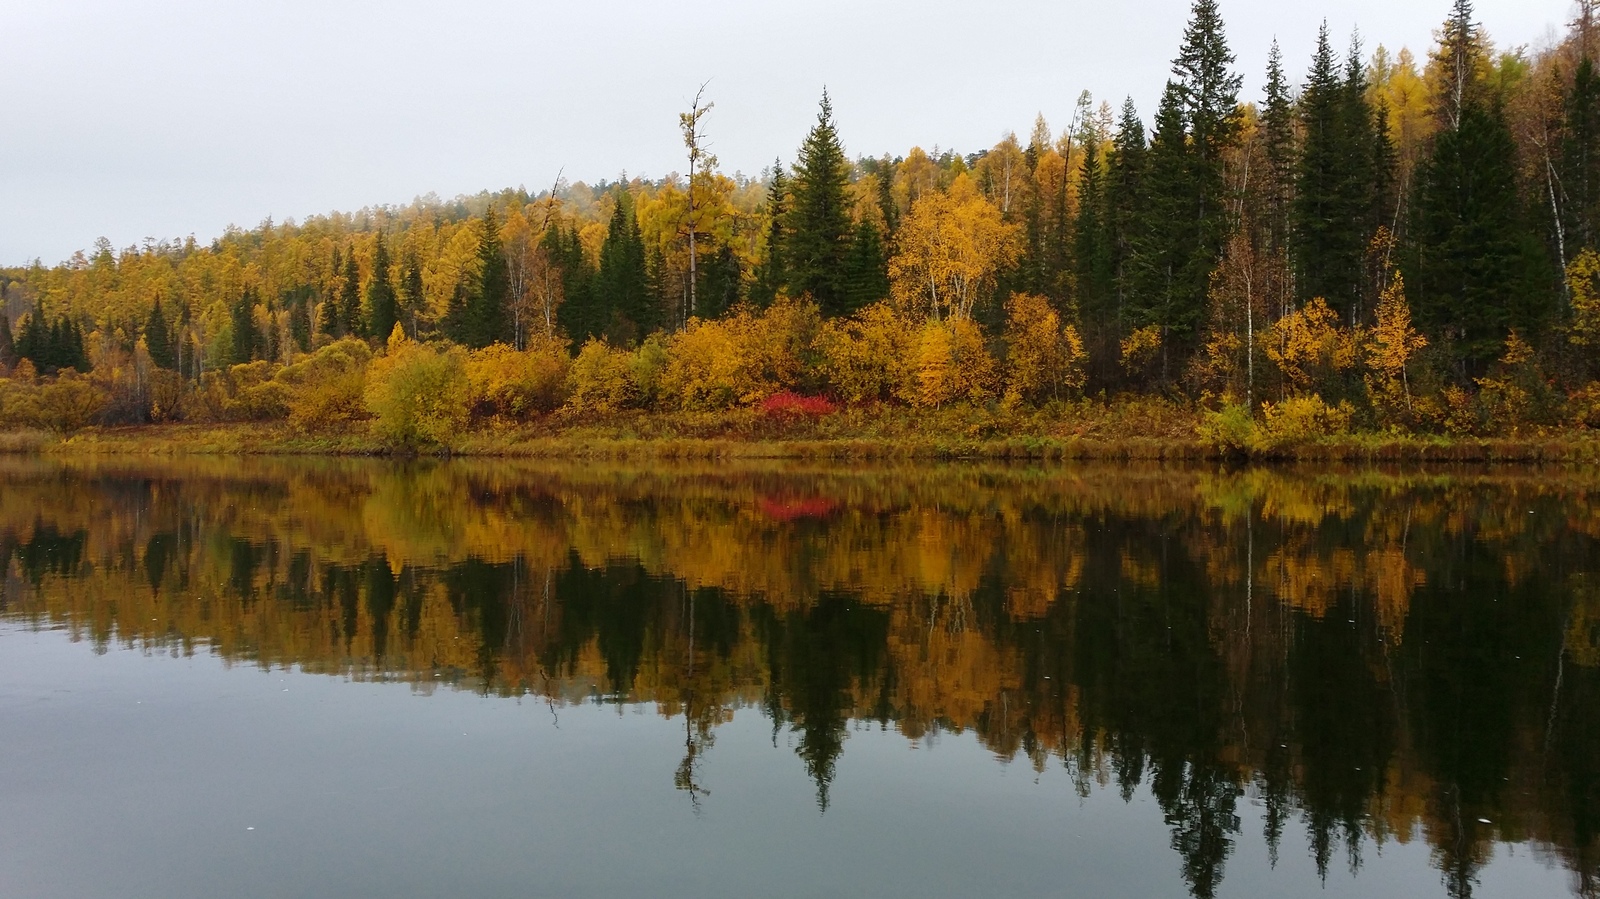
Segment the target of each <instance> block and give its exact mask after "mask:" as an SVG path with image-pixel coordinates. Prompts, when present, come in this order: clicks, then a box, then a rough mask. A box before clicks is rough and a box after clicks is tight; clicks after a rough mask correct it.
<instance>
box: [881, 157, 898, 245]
mask: <svg viewBox="0 0 1600 899" xmlns="http://www.w3.org/2000/svg"><path fill="white" fill-rule="evenodd" d="M894 169H895V165H894V160H892V159H890V158H889V154H887V153H885V154H883V158H882V159H880V160H878V211H879V212H881V213H882V214H883V230H884V232H885V234H886V235H887V236H889V237H893V236H894V232H895V229H896V228H899V227H900V209H899V207H897V206H896V205H895V202H894Z"/></svg>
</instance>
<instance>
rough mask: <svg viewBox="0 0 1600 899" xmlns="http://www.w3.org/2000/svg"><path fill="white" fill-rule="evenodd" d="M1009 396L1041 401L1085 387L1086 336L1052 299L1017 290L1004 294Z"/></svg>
mask: <svg viewBox="0 0 1600 899" xmlns="http://www.w3.org/2000/svg"><path fill="white" fill-rule="evenodd" d="M1005 342H1006V399H1007V400H1008V401H1012V402H1015V401H1021V400H1026V401H1028V402H1035V403H1036V402H1040V401H1043V400H1047V399H1058V398H1059V397H1060V396H1061V394H1062V393H1063V392H1065V391H1068V390H1081V389H1082V388H1083V384H1084V381H1085V370H1084V363H1085V362H1086V361H1087V359H1088V355H1087V354H1086V353H1085V352H1084V351H1083V338H1082V337H1081V336H1080V335H1079V334H1078V329H1077V328H1075V327H1073V326H1072V325H1071V324H1068V325H1066V326H1062V324H1061V316H1060V314H1059V313H1057V312H1056V310H1055V309H1054V308H1053V307H1051V305H1050V301H1049V300H1047V299H1045V298H1044V297H1042V296H1039V295H1038V294H1032V293H1014V294H1012V295H1011V296H1010V298H1008V299H1007V300H1006V330H1005Z"/></svg>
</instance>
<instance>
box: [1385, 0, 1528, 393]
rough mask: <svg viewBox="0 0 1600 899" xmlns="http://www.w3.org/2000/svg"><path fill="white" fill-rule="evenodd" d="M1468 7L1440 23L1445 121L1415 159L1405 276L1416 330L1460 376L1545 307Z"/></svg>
mask: <svg viewBox="0 0 1600 899" xmlns="http://www.w3.org/2000/svg"><path fill="white" fill-rule="evenodd" d="M1471 15H1472V7H1471V4H1470V3H1469V2H1468V0H1457V3H1456V8H1455V10H1454V11H1453V12H1452V17H1451V20H1450V21H1449V22H1448V23H1446V27H1445V29H1444V45H1443V46H1442V47H1441V52H1440V56H1439V58H1440V60H1441V61H1442V62H1443V64H1444V72H1443V76H1444V79H1443V80H1444V83H1445V84H1446V85H1448V86H1449V89H1448V90H1447V91H1446V93H1445V95H1444V96H1443V97H1442V98H1440V103H1441V110H1440V116H1441V119H1442V122H1443V124H1444V127H1443V128H1442V129H1441V130H1440V131H1439V133H1438V134H1436V135H1435V136H1434V140H1433V146H1432V148H1431V150H1430V152H1429V154H1428V156H1427V157H1426V158H1425V159H1424V160H1423V162H1422V163H1421V165H1420V166H1419V171H1418V176H1417V195H1416V198H1415V200H1414V201H1413V203H1412V217H1411V218H1412V221H1411V226H1410V234H1409V237H1410V242H1411V247H1410V259H1411V269H1412V271H1413V272H1414V273H1415V276H1414V277H1408V278H1407V281H1408V283H1412V284H1414V285H1415V294H1416V302H1415V306H1416V311H1417V318H1418V319H1419V321H1420V322H1421V323H1422V325H1423V330H1424V331H1426V332H1429V333H1433V334H1437V335H1440V336H1442V337H1444V338H1446V340H1448V341H1450V342H1451V343H1452V344H1453V345H1454V347H1455V361H1456V363H1457V366H1458V373H1459V374H1460V375H1461V376H1463V377H1472V376H1475V375H1476V374H1477V373H1479V372H1481V371H1482V370H1483V369H1484V367H1485V366H1486V365H1487V364H1488V363H1489V362H1491V361H1492V360H1494V359H1495V358H1497V357H1498V356H1499V355H1500V349H1501V346H1502V345H1503V343H1504V341H1505V339H1506V334H1507V331H1508V330H1509V329H1511V328H1521V329H1524V330H1526V329H1529V328H1530V327H1531V326H1533V325H1534V324H1535V323H1536V321H1537V320H1538V318H1539V316H1540V314H1541V313H1543V312H1544V311H1546V310H1543V309H1541V308H1539V304H1538V303H1537V302H1536V301H1535V300H1534V298H1535V297H1536V296H1537V295H1538V292H1537V291H1534V290H1530V289H1529V287H1530V285H1529V283H1528V279H1527V276H1528V274H1529V272H1530V265H1529V261H1530V257H1529V250H1530V247H1529V241H1528V238H1529V236H1530V232H1529V231H1528V230H1527V229H1526V223H1525V220H1524V217H1523V214H1522V213H1523V209H1522V207H1521V204H1520V202H1519V199H1518V196H1517V190H1516V147H1515V144H1514V142H1513V140H1512V137H1511V132H1510V129H1509V128H1508V127H1507V125H1506V121H1505V117H1504V115H1503V113H1502V112H1501V110H1500V108H1499V104H1498V103H1493V102H1491V100H1490V98H1489V97H1488V92H1487V91H1486V90H1485V89H1484V87H1483V86H1482V85H1481V84H1478V83H1477V82H1476V79H1477V78H1478V72H1479V70H1480V63H1481V60H1479V59H1478V56H1479V55H1480V54H1481V53H1482V48H1481V47H1480V46H1478V44H1477V34H1478V29H1477V25H1476V23H1474V22H1473V21H1472V18H1471ZM1407 274H1408V276H1410V275H1411V272H1408V273H1407Z"/></svg>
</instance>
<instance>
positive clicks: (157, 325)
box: [144, 297, 178, 369]
mask: <svg viewBox="0 0 1600 899" xmlns="http://www.w3.org/2000/svg"><path fill="white" fill-rule="evenodd" d="M144 346H145V351H146V352H148V353H149V354H150V362H151V363H152V364H154V365H155V367H157V368H166V369H171V368H176V367H177V361H178V360H177V359H176V358H175V357H174V355H173V352H172V330H171V328H170V326H168V324H167V317H166V315H164V314H163V313H162V311H161V298H160V297H157V298H156V302H155V305H153V306H151V307H150V316H149V317H148V318H146V319H145V323H144Z"/></svg>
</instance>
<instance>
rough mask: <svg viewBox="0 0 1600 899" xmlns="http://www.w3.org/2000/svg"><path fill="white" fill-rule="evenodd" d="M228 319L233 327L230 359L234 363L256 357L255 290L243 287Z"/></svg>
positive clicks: (258, 335)
mask: <svg viewBox="0 0 1600 899" xmlns="http://www.w3.org/2000/svg"><path fill="white" fill-rule="evenodd" d="M229 321H230V323H231V325H232V328H233V343H232V352H231V353H230V354H229V358H230V361H231V362H233V364H235V365H239V364H242V363H245V362H249V361H251V360H253V359H255V358H256V354H257V352H258V348H259V346H260V340H261V335H260V332H259V331H258V329H257V328H256V297H255V291H254V290H252V289H251V288H250V287H248V286H247V287H245V289H244V290H243V291H241V292H240V293H239V299H237V300H236V301H234V304H233V309H232V310H231V315H230V317H229Z"/></svg>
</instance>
